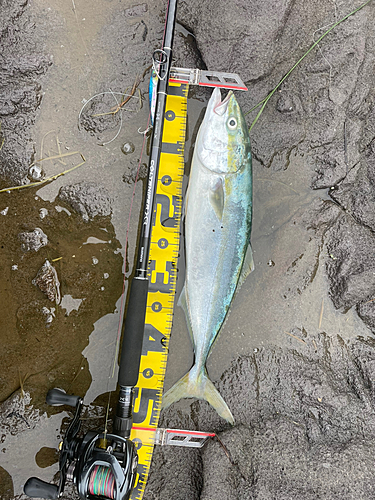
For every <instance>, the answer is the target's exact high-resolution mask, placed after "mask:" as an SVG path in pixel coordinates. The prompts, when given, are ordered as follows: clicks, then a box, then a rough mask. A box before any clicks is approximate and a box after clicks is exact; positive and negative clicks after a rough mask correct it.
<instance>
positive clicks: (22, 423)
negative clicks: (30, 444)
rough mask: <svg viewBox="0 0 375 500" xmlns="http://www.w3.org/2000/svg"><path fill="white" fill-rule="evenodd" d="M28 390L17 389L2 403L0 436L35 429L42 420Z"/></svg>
mask: <svg viewBox="0 0 375 500" xmlns="http://www.w3.org/2000/svg"><path fill="white" fill-rule="evenodd" d="M30 402H31V397H30V394H29V393H28V392H26V393H22V391H17V393H15V394H13V395H12V396H11V397H10V398H8V399H7V400H6V401H4V403H2V404H1V405H0V436H1V435H8V434H9V435H12V436H16V435H17V434H18V433H20V432H23V431H25V430H29V429H33V428H34V427H35V426H36V424H37V423H38V422H39V420H40V416H41V414H40V411H39V410H38V409H35V408H33V406H32V405H31V404H30Z"/></svg>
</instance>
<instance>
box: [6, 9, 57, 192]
mask: <svg viewBox="0 0 375 500" xmlns="http://www.w3.org/2000/svg"><path fill="white" fill-rule="evenodd" d="M34 21H35V22H34ZM38 29H39V30H40V31H42V30H43V29H42V28H41V27H40V26H38V23H37V22H36V20H34V19H33V17H32V14H31V11H30V10H29V7H28V1H27V0H17V1H15V2H12V1H9V0H6V1H3V2H2V3H1V20H0V43H1V49H2V50H1V55H0V68H1V71H0V123H1V136H2V138H3V139H4V144H3V147H2V148H0V149H1V151H0V178H1V180H2V181H6V182H7V183H12V184H23V183H25V182H27V180H26V176H27V171H28V168H29V166H30V164H31V163H32V161H33V159H34V158H33V157H34V154H35V149H34V146H33V143H34V137H33V131H32V126H33V124H34V122H35V116H36V112H37V110H38V108H39V106H40V103H41V100H42V87H41V77H42V76H43V75H44V74H45V73H46V71H47V69H48V67H49V66H50V65H51V64H52V61H51V59H50V57H49V56H47V55H45V54H43V42H42V36H41V35H40V34H39V36H37V37H36V36H35V35H36V33H35V32H36V30H38ZM36 40H37V41H36ZM0 140H1V139H0Z"/></svg>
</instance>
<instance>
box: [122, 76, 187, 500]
mask: <svg viewBox="0 0 375 500" xmlns="http://www.w3.org/2000/svg"><path fill="white" fill-rule="evenodd" d="M187 94H188V85H187V84H186V83H172V82H169V88H168V96H167V103H166V108H165V117H164V130H163V141H162V149H161V157H160V165H159V176H158V183H157V189H156V202H155V210H154V214H153V227H152V235H151V248H150V264H149V273H148V278H149V291H148V296H147V311H146V320H145V331H144V338H143V348H142V356H141V364H140V370H139V379H138V383H137V386H136V387H135V394H134V401H135V402H134V411H133V427H132V432H131V436H130V439H131V440H132V441H133V442H134V443H135V445H136V447H137V450H138V458H139V465H138V476H137V479H136V484H135V488H134V490H133V492H132V494H131V497H130V498H131V500H141V499H142V497H143V493H144V490H145V487H146V481H147V476H148V473H149V470H150V465H151V459H152V453H153V450H154V440H155V432H156V429H157V426H158V422H159V415H160V409H161V400H162V395H163V385H164V376H165V370H166V366H167V356H168V344H169V338H170V334H171V329H172V318H173V306H174V299H175V293H176V282H177V259H178V253H179V243H180V222H181V207H182V179H183V174H184V144H185V130H186V115H187Z"/></svg>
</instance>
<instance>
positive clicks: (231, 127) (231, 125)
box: [227, 117, 237, 130]
mask: <svg viewBox="0 0 375 500" xmlns="http://www.w3.org/2000/svg"><path fill="white" fill-rule="evenodd" d="M227 125H228V128H229V130H234V129H235V128H236V127H237V120H236V119H235V118H233V117H232V118H229V120H228V123H227Z"/></svg>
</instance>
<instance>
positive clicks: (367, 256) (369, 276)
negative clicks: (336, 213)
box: [326, 216, 375, 309]
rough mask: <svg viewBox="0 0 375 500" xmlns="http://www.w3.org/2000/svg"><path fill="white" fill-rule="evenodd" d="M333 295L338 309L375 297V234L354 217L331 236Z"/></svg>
mask: <svg viewBox="0 0 375 500" xmlns="http://www.w3.org/2000/svg"><path fill="white" fill-rule="evenodd" d="M326 235H327V250H328V258H327V263H326V269H327V275H328V281H329V293H330V296H331V299H332V301H333V304H334V306H335V307H336V308H337V309H340V308H343V309H348V308H350V307H352V306H353V305H355V304H358V303H360V302H364V301H366V300H369V299H371V298H372V297H373V296H374V295H375V261H374V246H375V235H374V234H373V233H372V232H371V231H370V230H369V229H367V228H365V227H363V226H360V225H359V224H356V222H355V221H354V220H353V218H352V217H350V216H343V217H340V218H339V219H338V220H337V221H336V223H335V224H334V225H333V227H331V228H330V229H329V230H328V231H327V233H326Z"/></svg>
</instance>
